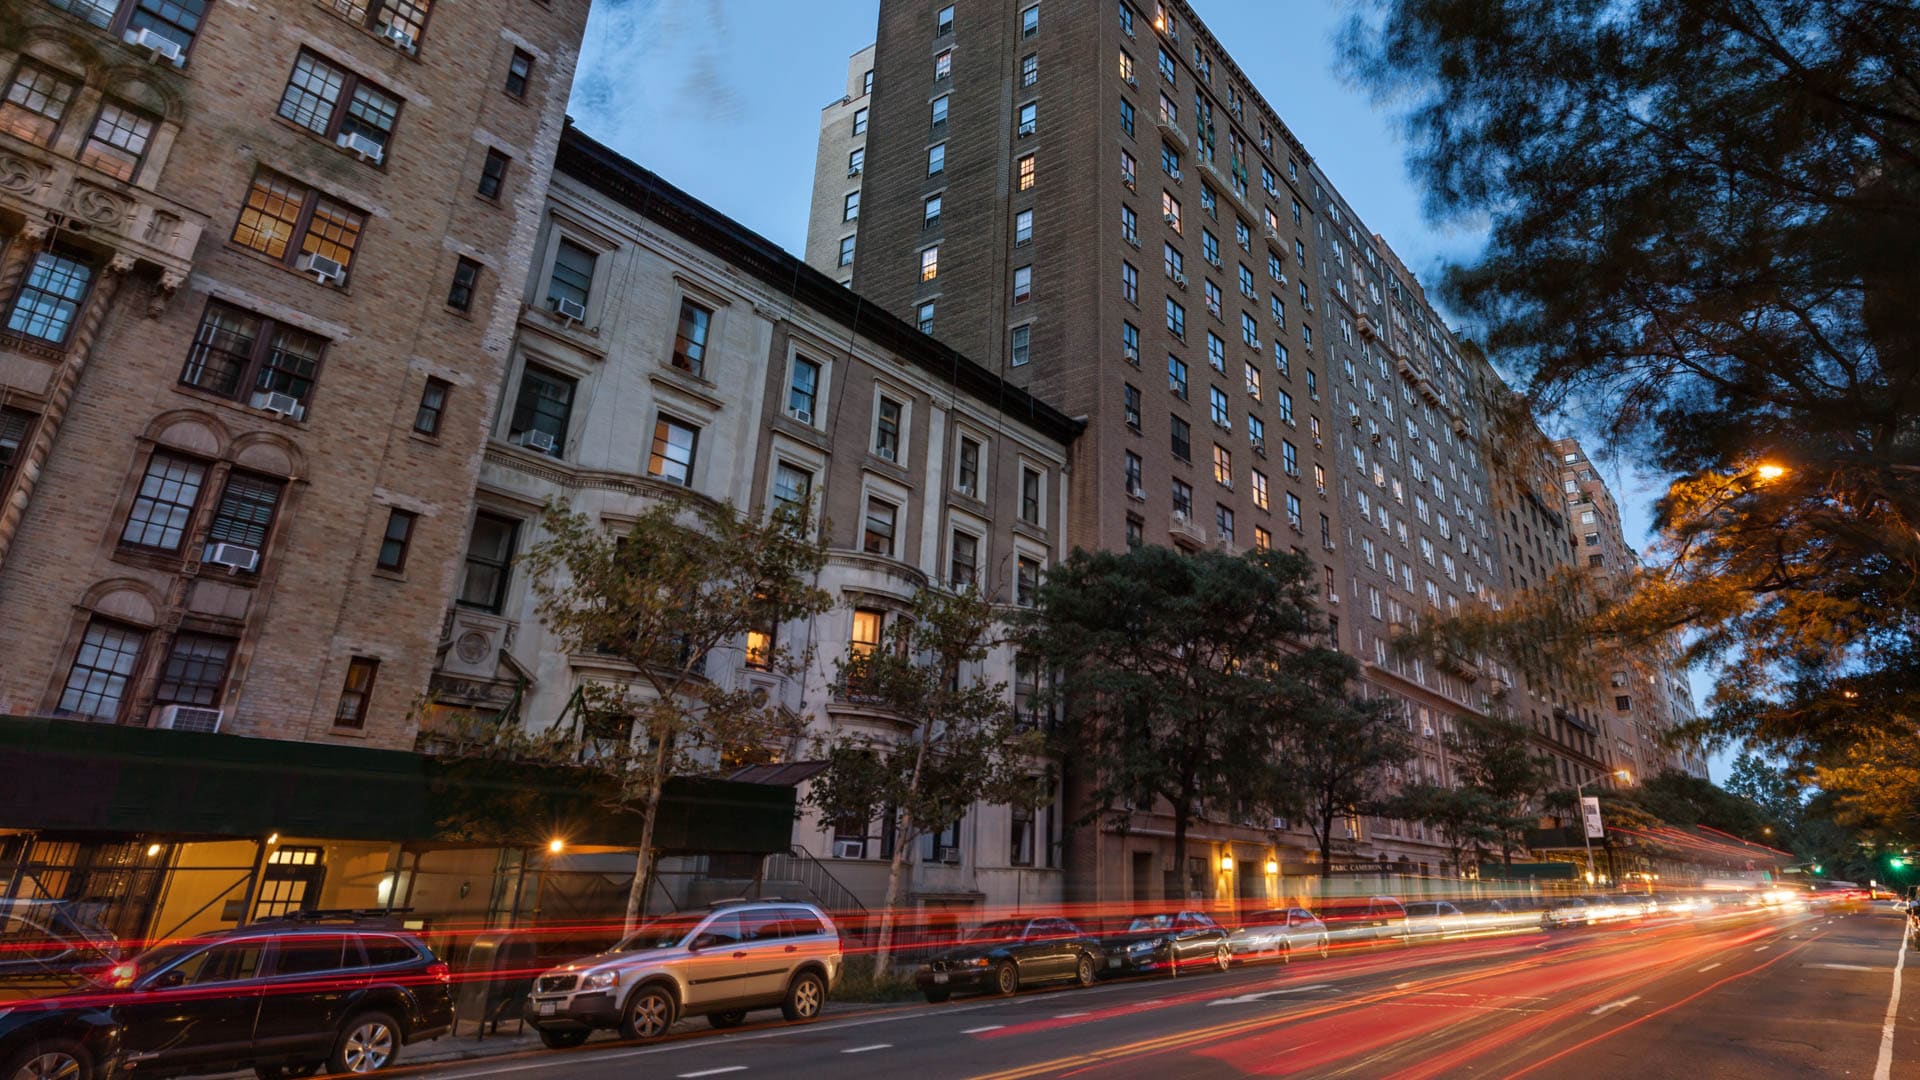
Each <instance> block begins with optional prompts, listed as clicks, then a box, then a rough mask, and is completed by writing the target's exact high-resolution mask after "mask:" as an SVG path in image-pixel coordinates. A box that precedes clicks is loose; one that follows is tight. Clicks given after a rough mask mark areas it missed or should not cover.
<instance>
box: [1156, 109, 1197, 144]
mask: <svg viewBox="0 0 1920 1080" xmlns="http://www.w3.org/2000/svg"><path fill="white" fill-rule="evenodd" d="M1153 126H1155V127H1157V128H1159V129H1160V135H1161V137H1162V138H1165V139H1167V140H1168V141H1170V142H1172V143H1173V144H1174V145H1175V146H1178V147H1179V148H1180V149H1182V150H1186V149H1189V148H1190V147H1191V145H1192V144H1191V143H1189V142H1188V141H1187V133H1186V132H1185V131H1182V130H1181V128H1180V124H1179V123H1178V122H1177V121H1174V120H1169V119H1167V118H1166V116H1165V115H1157V116H1155V117H1154V120H1153Z"/></svg>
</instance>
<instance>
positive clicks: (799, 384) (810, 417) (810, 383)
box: [787, 356, 820, 424]
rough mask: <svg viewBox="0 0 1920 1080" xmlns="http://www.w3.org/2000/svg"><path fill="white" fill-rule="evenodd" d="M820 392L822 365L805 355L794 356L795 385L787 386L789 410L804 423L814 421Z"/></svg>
mask: <svg viewBox="0 0 1920 1080" xmlns="http://www.w3.org/2000/svg"><path fill="white" fill-rule="evenodd" d="M819 394H820V365H819V364H817V363H815V362H813V361H812V360H809V359H807V358H806V357H804V356H796V357H794V358H793V385H792V386H789V387H788V388H787V412H788V413H789V414H790V415H792V416H793V418H794V419H796V420H799V421H800V422H801V423H803V424H811V423H813V422H814V417H815V415H816V413H815V408H816V406H817V405H818V403H819V402H818V398H819Z"/></svg>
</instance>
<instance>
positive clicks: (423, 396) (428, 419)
mask: <svg viewBox="0 0 1920 1080" xmlns="http://www.w3.org/2000/svg"><path fill="white" fill-rule="evenodd" d="M451 389H453V386H452V384H451V383H448V382H447V381H446V380H444V379H428V380H427V385H426V386H425V387H423V388H421V390H420V407H419V408H418V409H416V410H414V413H413V430H415V431H417V432H419V433H420V434H422V435H438V434H440V422H441V421H442V420H444V419H446V415H447V391H449V390H451Z"/></svg>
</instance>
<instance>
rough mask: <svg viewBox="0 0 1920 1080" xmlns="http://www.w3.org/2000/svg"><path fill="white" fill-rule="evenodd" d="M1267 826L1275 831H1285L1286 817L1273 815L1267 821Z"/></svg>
mask: <svg viewBox="0 0 1920 1080" xmlns="http://www.w3.org/2000/svg"><path fill="white" fill-rule="evenodd" d="M1267 827H1268V828H1270V829H1273V830H1274V831H1276V832H1285V831H1286V828H1287V819H1286V818H1283V817H1275V818H1273V819H1272V820H1271V821H1269V822H1268V823H1267Z"/></svg>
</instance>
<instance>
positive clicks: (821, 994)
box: [780, 971, 827, 1024]
mask: <svg viewBox="0 0 1920 1080" xmlns="http://www.w3.org/2000/svg"><path fill="white" fill-rule="evenodd" d="M826 1004H827V983H826V980H825V979H822V978H821V977H820V976H819V975H818V974H817V973H815V972H812V971H803V972H801V973H800V974H798V975H795V976H794V977H793V982H792V983H790V984H789V985H788V986H787V997H786V1000H785V1001H782V1002H781V1003H780V1015H781V1016H784V1017H786V1018H787V1020H788V1021H789V1022H791V1023H796V1024H803V1023H806V1022H808V1021H812V1020H818V1019H819V1018H820V1010H821V1009H823V1008H825V1007H826Z"/></svg>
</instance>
